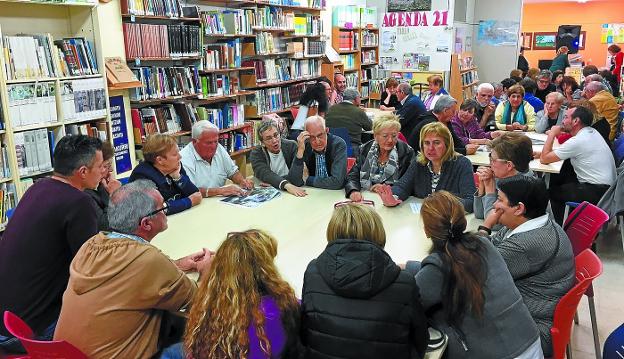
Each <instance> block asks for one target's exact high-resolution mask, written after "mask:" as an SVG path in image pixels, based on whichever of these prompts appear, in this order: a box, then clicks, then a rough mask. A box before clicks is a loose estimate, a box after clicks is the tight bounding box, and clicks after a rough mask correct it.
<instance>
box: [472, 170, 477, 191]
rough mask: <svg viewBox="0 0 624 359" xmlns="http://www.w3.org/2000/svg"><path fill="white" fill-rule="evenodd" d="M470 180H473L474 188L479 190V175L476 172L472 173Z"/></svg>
mask: <svg viewBox="0 0 624 359" xmlns="http://www.w3.org/2000/svg"><path fill="white" fill-rule="evenodd" d="M472 178H474V183H475V187H477V188H479V174H478V173H476V172H475V173H473V174H472Z"/></svg>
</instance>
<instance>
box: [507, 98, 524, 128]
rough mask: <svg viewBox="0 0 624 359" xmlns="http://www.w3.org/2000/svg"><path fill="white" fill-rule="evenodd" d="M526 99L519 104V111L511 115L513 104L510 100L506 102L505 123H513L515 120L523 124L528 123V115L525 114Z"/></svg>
mask: <svg viewBox="0 0 624 359" xmlns="http://www.w3.org/2000/svg"><path fill="white" fill-rule="evenodd" d="M524 103H525V102H524V100H522V103H520V106H518V111H516V113H515V114H514V115H513V118H512V117H511V104H510V103H509V101H507V102H506V103H505V110H504V112H503V124H505V125H511V124H512V123H514V122H518V123H519V124H521V125H526V115H525V114H524Z"/></svg>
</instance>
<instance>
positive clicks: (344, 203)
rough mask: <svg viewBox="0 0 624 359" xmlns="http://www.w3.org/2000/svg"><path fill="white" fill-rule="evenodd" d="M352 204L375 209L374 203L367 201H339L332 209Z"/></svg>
mask: <svg viewBox="0 0 624 359" xmlns="http://www.w3.org/2000/svg"><path fill="white" fill-rule="evenodd" d="M352 203H356V204H365V205H367V206H372V207H375V201H371V200H369V199H363V200H361V201H359V202H354V201H341V202H337V203H334V208H338V207H342V206H346V205H348V204H352Z"/></svg>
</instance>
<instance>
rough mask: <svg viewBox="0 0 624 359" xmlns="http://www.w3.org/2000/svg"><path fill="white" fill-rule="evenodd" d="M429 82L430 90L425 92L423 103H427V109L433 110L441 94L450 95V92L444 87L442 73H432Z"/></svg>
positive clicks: (428, 78)
mask: <svg viewBox="0 0 624 359" xmlns="http://www.w3.org/2000/svg"><path fill="white" fill-rule="evenodd" d="M427 82H428V83H429V91H427V92H425V94H424V98H423V103H424V104H425V108H426V109H427V111H430V110H433V107H434V106H435V103H436V102H437V101H438V99H439V98H440V96H442V95H448V92H446V90H445V89H444V87H443V86H444V79H442V76H440V75H431V76H429V77H427Z"/></svg>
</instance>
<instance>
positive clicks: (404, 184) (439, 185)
mask: <svg viewBox="0 0 624 359" xmlns="http://www.w3.org/2000/svg"><path fill="white" fill-rule="evenodd" d="M384 186H386V185H384ZM389 188H390V187H389V186H386V187H383V188H382V189H380V190H381V191H382V198H383V199H384V204H385V205H387V206H396V205H398V204H399V203H401V201H404V200H406V199H407V198H408V197H409V196H415V197H418V198H425V197H427V196H428V195H430V194H431V193H433V192H435V191H441V190H445V191H449V192H451V193H453V194H454V195H456V196H458V197H459V198H460V200H461V202H462V204H463V205H464V209H465V210H466V212H469V213H471V212H472V202H473V196H474V192H475V185H474V177H473V174H472V164H471V163H470V160H468V159H467V158H466V157H464V156H462V155H460V154H459V153H457V152H455V151H454V150H453V137H452V136H451V131H449V129H448V128H447V127H446V126H445V125H444V124H442V123H440V122H433V123H430V124H427V125H425V126H424V127H423V128H422V129H421V130H420V152H419V153H418V156H417V157H416V161H412V163H411V164H410V166H409V168H408V169H407V172H405V174H404V175H403V176H402V177H401V178H400V179H399V181H398V182H397V183H395V184H394V186H392V188H391V194H392V195H395V196H397V197H398V199H399V200H396V199H395V200H394V201H392V200H391V199H390V198H387V197H384V195H383V193H389ZM388 200H389V201H388Z"/></svg>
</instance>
